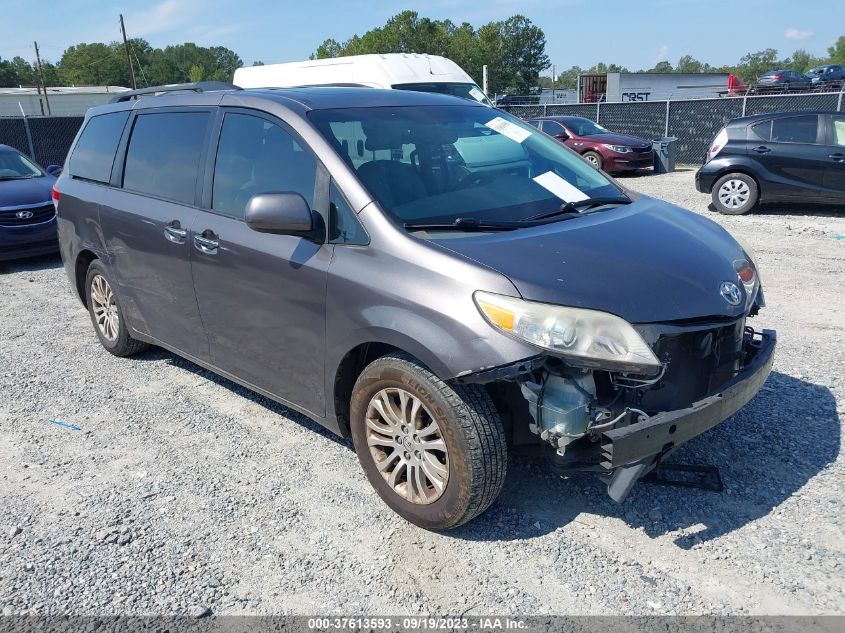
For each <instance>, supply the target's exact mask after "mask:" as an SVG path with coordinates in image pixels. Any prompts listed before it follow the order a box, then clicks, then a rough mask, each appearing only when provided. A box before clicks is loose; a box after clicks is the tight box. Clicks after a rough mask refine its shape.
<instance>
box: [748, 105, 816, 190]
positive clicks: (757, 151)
mask: <svg viewBox="0 0 845 633" xmlns="http://www.w3.org/2000/svg"><path fill="white" fill-rule="evenodd" d="M819 123H820V122H819V116H818V115H816V114H796V115H792V116H785V117H777V118H773V119H771V120H769V121H763V122H761V123H757V124H755V125H753V126H751V129H750V130H749V133H748V134H749V136H748V143H749V146H748V155H749V156H750V157H752V158H754V159H756V160H757V161H758V162H759V163H760V164H761V166H762V167H763V168H764V170H765V171H767V172H768V177H767V178H766V182H765V183H763V187H762V189H763V195H764V197H765V198H766V199H791V198H800V199H802V200H808V199H809V200H813V199H819V198H822V197H824V189H823V185H822V182H823V180H824V172H825V169H826V167H827V162H828V160H829V159H828V158H827V154H828V152H827V151H826V148H825V146H824V144H823V139H824V136H823V127H822V126H821V125H820V124H819Z"/></svg>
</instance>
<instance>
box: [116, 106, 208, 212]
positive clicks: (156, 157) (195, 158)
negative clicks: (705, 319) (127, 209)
mask: <svg viewBox="0 0 845 633" xmlns="http://www.w3.org/2000/svg"><path fill="white" fill-rule="evenodd" d="M209 117H210V114H209V113H208V112H158V113H152V114H140V115H138V117H137V118H136V119H135V125H134V127H133V129H132V137H131V138H130V139H129V148H128V149H127V151H126V166H125V167H124V170H123V187H124V188H125V189H129V190H131V191H137V192H139V193H147V194H150V195H153V196H157V197H161V198H168V199H170V200H173V201H175V202H181V203H184V204H194V199H195V192H196V186H197V172H198V171H199V163H200V158H201V156H202V148H203V145H204V144H205V137H206V133H207V130H208V121H209Z"/></svg>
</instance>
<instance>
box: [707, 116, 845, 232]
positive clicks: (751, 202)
mask: <svg viewBox="0 0 845 633" xmlns="http://www.w3.org/2000/svg"><path fill="white" fill-rule="evenodd" d="M695 187H696V189H698V190H699V191H700V192H702V193H709V194H711V195H712V196H713V205H714V206H715V207H716V209H717V210H718V211H719V212H721V213H726V214H729V215H740V214H743V213H747V212H749V211H751V210H752V209H753V208H754V207H755V206H756V205H757V204H758V203H761V202H786V203H789V202H801V203H811V204H831V205H837V206H841V205H845V113H843V114H837V113H831V112H800V113H798V112H782V113H777V114H759V115H756V116H749V117H742V118H738V119H733V120H732V121H730V122H728V124H727V125H726V126H725V127H723V128H722V129H721V130H720V131H719V133H718V134H717V135H716V138H715V139H714V141H713V143H712V145H711V146H710V149H709V150H708V152H707V156H706V160H705V163H704V165H703V166H702V167H701V168H700V169H699V170H698V173H696V175H695Z"/></svg>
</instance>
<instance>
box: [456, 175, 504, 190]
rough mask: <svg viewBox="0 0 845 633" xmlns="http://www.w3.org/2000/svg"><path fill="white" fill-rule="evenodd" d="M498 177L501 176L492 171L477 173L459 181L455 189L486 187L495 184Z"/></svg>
mask: <svg viewBox="0 0 845 633" xmlns="http://www.w3.org/2000/svg"><path fill="white" fill-rule="evenodd" d="M498 177H499V175H497V174H496V173H495V172H492V171H475V172H472V173H470V174H467V175H466V176H464V177H463V178H461V179H460V180H459V181H458V184H457V185H455V189H466V188H468V187H480V186H481V185H486V184H488V183H491V182H493V181H494V180H496V179H497V178H498Z"/></svg>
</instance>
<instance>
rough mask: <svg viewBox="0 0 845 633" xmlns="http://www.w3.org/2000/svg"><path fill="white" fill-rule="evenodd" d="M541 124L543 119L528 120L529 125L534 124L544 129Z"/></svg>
mask: <svg viewBox="0 0 845 633" xmlns="http://www.w3.org/2000/svg"><path fill="white" fill-rule="evenodd" d="M540 124H541V121H538V120H537V119H531V120H530V121H528V125H533V126H534V127H536V128H537V129H538V130H540V129H542V128H541V127H540Z"/></svg>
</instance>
